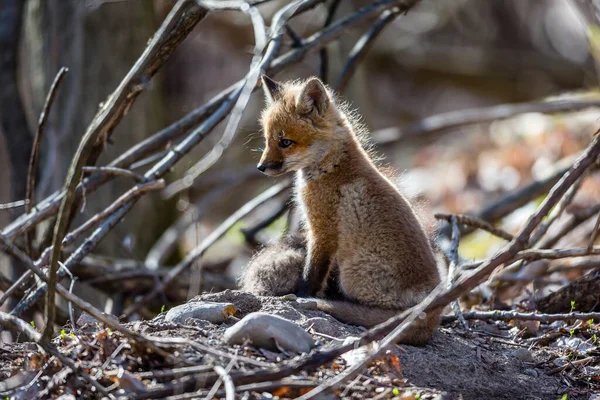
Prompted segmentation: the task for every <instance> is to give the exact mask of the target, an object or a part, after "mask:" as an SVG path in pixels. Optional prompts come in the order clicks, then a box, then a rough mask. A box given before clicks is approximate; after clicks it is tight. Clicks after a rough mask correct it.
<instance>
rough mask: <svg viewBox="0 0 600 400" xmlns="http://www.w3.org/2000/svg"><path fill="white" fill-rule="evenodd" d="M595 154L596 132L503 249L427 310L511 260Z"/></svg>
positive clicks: (599, 151)
mask: <svg viewBox="0 0 600 400" xmlns="http://www.w3.org/2000/svg"><path fill="white" fill-rule="evenodd" d="M598 155H600V136H599V135H596V136H595V137H594V139H593V140H592V143H591V144H590V145H589V146H588V148H587V149H586V151H585V152H584V153H583V154H582V155H581V156H580V157H579V158H578V159H577V161H575V164H574V165H573V167H571V168H570V169H569V171H568V172H567V173H566V174H565V175H564V176H563V177H562V178H561V179H560V181H558V183H557V184H556V185H555V186H554V187H553V188H552V190H550V193H548V196H547V197H546V198H545V199H544V201H543V202H542V204H540V206H539V207H538V209H537V210H536V212H535V213H534V214H533V215H532V216H531V217H530V218H529V220H528V221H527V223H526V225H525V226H524V227H523V228H522V229H521V231H520V232H519V234H518V235H517V236H516V237H515V238H514V239H513V240H512V241H511V242H510V243H509V244H508V245H507V246H506V247H505V249H504V250H502V251H501V252H500V253H499V254H497V255H496V256H494V257H493V258H492V259H490V260H489V261H487V262H484V263H483V264H482V265H481V266H480V267H478V268H477V269H476V270H475V271H474V272H473V273H472V274H470V275H469V276H466V277H464V278H462V279H461V280H460V281H459V282H458V284H457V285H456V286H454V287H453V288H452V289H451V290H448V291H446V292H445V293H442V294H441V295H440V296H438V297H437V298H436V300H435V302H434V304H433V305H432V306H430V307H428V309H427V311H431V310H432V309H435V308H438V307H443V306H444V305H446V304H448V303H449V302H451V301H452V300H454V299H456V298H458V296H460V295H461V294H462V293H464V292H465V291H467V290H470V289H472V288H473V287H475V285H477V284H478V283H479V282H481V281H482V280H483V279H485V278H486V277H487V276H488V275H489V274H490V273H491V272H492V271H494V270H495V269H496V268H497V267H498V266H500V265H502V264H505V263H507V262H510V261H512V259H513V258H514V256H515V255H517V253H519V251H521V250H523V248H524V247H525V246H526V245H527V244H528V242H529V238H530V235H531V234H532V232H533V231H534V229H535V228H536V227H537V226H538V225H539V223H540V222H541V221H542V219H543V218H544V217H545V216H546V215H547V214H548V212H550V210H551V209H552V207H554V206H555V205H556V204H557V203H558V201H560V199H561V198H562V196H563V195H564V194H565V193H566V192H567V190H568V189H569V188H570V187H571V186H572V185H573V184H575V182H576V181H577V180H578V179H579V177H581V176H582V175H583V174H584V173H585V171H586V170H587V168H589V167H590V166H591V165H593V164H594V163H595V162H596V159H597V158H598Z"/></svg>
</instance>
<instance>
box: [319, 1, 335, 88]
mask: <svg viewBox="0 0 600 400" xmlns="http://www.w3.org/2000/svg"><path fill="white" fill-rule="evenodd" d="M339 5H340V0H332V1H331V4H329V8H328V9H327V18H325V24H323V28H327V27H328V26H329V25H331V23H332V22H333V17H335V12H336V11H337V9H338V6H339ZM319 59H320V60H321V62H320V64H319V67H320V68H319V76H320V77H321V80H322V81H323V82H325V83H327V82H328V78H329V55H328V54H327V47H325V46H323V47H321V50H319Z"/></svg>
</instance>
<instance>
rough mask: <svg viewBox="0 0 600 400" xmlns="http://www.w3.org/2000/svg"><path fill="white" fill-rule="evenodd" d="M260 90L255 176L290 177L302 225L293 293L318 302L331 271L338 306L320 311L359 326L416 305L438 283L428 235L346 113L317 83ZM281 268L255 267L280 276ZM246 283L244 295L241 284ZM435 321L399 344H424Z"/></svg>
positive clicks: (322, 303)
mask: <svg viewBox="0 0 600 400" xmlns="http://www.w3.org/2000/svg"><path fill="white" fill-rule="evenodd" d="M263 86H264V87H265V93H266V97H267V100H268V103H269V104H268V105H267V107H266V108H265V110H264V112H263V114H262V117H261V121H262V125H263V128H264V134H265V144H266V146H265V150H264V152H263V154H262V157H261V160H260V163H259V169H260V170H261V171H263V172H264V173H265V174H267V175H270V176H278V175H282V174H284V173H288V172H291V171H294V172H296V185H295V188H296V202H297V203H298V205H299V206H300V209H301V210H302V212H303V214H304V218H305V224H306V233H307V244H306V256H305V257H304V259H303V265H302V266H297V264H298V261H296V263H295V264H294V265H295V266H293V267H292V266H288V268H290V271H288V273H289V274H290V275H294V271H293V270H294V269H296V270H297V269H302V274H301V277H299V282H298V284H297V287H298V294H299V295H302V296H317V295H322V294H323V293H324V292H325V291H326V289H327V287H326V285H325V281H326V280H328V279H327V277H328V275H329V274H330V273H331V272H332V271H335V272H336V279H329V280H328V282H329V283H328V284H329V285H332V284H333V285H337V286H338V287H336V288H335V289H337V290H338V291H339V292H340V293H341V294H342V295H343V297H344V299H345V300H341V301H332V300H327V299H319V300H318V301H317V304H318V307H319V309H321V310H323V311H326V312H329V313H331V314H332V315H334V316H336V317H338V318H340V319H341V320H343V321H345V322H350V323H356V324H361V325H366V326H372V325H374V324H376V323H379V322H383V321H384V320H385V319H387V318H388V317H390V316H392V315H394V314H395V313H397V312H398V311H399V310H403V309H406V308H408V307H411V306H413V305H415V304H417V303H418V302H420V301H421V300H422V299H423V298H425V297H426V296H427V294H428V293H429V292H430V291H431V290H432V289H433V288H434V287H435V286H437V284H438V283H439V282H440V281H441V279H442V277H441V274H440V271H438V265H437V261H436V258H435V256H434V253H433V250H432V247H431V245H430V241H429V238H428V235H427V234H426V233H425V231H424V229H423V226H422V224H421V222H420V221H419V218H418V217H417V216H416V214H415V212H414V209H413V207H412V206H411V205H410V203H409V202H408V201H407V200H406V199H405V198H404V196H403V195H402V194H401V193H400V192H399V191H398V189H397V188H396V187H395V186H394V185H393V184H392V183H391V182H390V180H389V179H388V178H387V177H386V176H384V175H383V174H382V173H381V172H380V171H379V169H378V168H377V167H376V166H375V164H374V163H373V162H372V160H371V158H370V157H369V154H368V153H367V151H365V150H364V149H363V146H362V145H361V143H360V142H359V139H358V137H357V132H356V128H355V126H354V124H353V121H352V119H351V118H349V117H348V115H347V114H346V113H345V112H344V111H345V109H344V108H343V107H340V106H339V105H338V103H337V102H336V100H335V99H334V96H333V95H332V93H331V91H330V90H329V89H328V88H326V87H325V86H324V85H323V84H322V83H321V81H320V80H319V79H317V78H311V79H308V80H307V81H304V82H291V83H283V84H282V83H277V82H274V81H272V80H270V79H269V78H266V77H265V78H263ZM296 256H297V254H296ZM267 258H268V257H264V259H265V260H266V259H267ZM300 259H301V260H302V258H300ZM265 260H263V261H265ZM296 260H297V258H296ZM267 264H268V262H267ZM260 265H261V264H260V263H254V264H253V266H252V268H250V270H252V271H254V270H256V268H260V267H259V266H260ZM282 266H283V264H282V263H279V264H278V267H273V265H272V264H271V265H270V266H268V267H265V268H263V269H265V270H267V269H269V268H271V269H272V271H273V273H275V271H276V270H277V271H279V272H278V274H279V275H282V274H283V273H282V271H281V270H282ZM250 275H252V274H249V275H247V276H250ZM253 276H256V274H254V275H253ZM245 282H246V283H247V284H246V285H243V287H246V289H249V290H251V291H252V284H251V283H248V282H250V279H246V281H245ZM292 286H296V285H292ZM438 321H439V315H429V316H428V318H427V319H426V322H425V323H424V327H423V328H422V329H420V330H418V331H417V332H416V333H415V334H414V335H413V337H411V338H409V339H407V340H405V342H406V343H412V344H423V343H425V342H427V340H428V339H429V337H430V336H431V334H432V333H433V331H434V330H435V327H436V326H437V324H438Z"/></svg>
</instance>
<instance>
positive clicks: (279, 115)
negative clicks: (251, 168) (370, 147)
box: [257, 75, 340, 176]
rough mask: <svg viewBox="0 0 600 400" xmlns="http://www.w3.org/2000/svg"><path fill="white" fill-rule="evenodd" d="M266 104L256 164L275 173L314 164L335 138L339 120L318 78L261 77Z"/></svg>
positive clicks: (266, 171) (279, 173)
mask: <svg viewBox="0 0 600 400" xmlns="http://www.w3.org/2000/svg"><path fill="white" fill-rule="evenodd" d="M262 87H263V89H264V92H265V96H266V100H267V106H266V107H265V109H264V110H263V113H262V116H261V123H262V127H263V131H264V136H265V149H264V151H263V153H262V157H261V158H260V162H259V163H258V166H257V168H258V169H259V170H260V171H261V172H263V173H264V174H266V175H269V176H278V175H282V174H284V173H286V172H290V171H297V170H300V169H303V168H306V167H311V166H315V165H317V164H318V163H319V162H320V161H321V160H322V159H323V158H324V157H325V156H326V155H327V154H328V152H329V149H330V146H331V143H332V141H334V140H336V126H337V125H338V122H339V120H340V115H339V112H338V111H337V110H336V107H335V104H334V103H333V100H332V95H331V93H330V92H329V90H328V89H327V88H326V87H325V85H324V84H323V83H322V82H321V81H320V80H319V79H318V78H314V77H313V78H309V79H308V80H306V81H304V82H300V83H298V82H293V83H288V82H286V83H280V82H276V81H274V80H272V79H270V78H268V77H267V76H264V75H263V77H262Z"/></svg>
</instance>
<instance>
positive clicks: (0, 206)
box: [0, 200, 28, 210]
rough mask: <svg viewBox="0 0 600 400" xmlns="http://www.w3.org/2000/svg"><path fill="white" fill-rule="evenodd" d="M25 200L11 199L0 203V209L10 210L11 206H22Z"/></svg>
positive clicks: (25, 202)
mask: <svg viewBox="0 0 600 400" xmlns="http://www.w3.org/2000/svg"><path fill="white" fill-rule="evenodd" d="M27 203H28V202H27V200H17V201H11V202H10V203H3V204H0V210H10V209H13V208H19V207H24V206H25V205H26V204H27Z"/></svg>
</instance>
